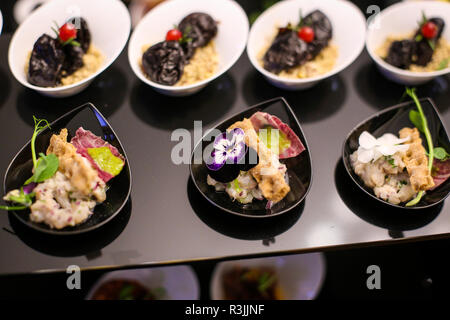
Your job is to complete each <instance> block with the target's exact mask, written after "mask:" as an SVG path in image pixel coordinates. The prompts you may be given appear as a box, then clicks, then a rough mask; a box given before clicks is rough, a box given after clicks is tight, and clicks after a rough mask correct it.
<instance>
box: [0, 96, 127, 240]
mask: <svg viewBox="0 0 450 320" xmlns="http://www.w3.org/2000/svg"><path fill="white" fill-rule="evenodd" d="M50 127H51V129H48V128H46V129H45V130H44V131H42V132H41V133H40V134H39V135H38V136H37V137H36V143H35V146H36V154H39V152H43V153H45V152H46V150H47V147H48V145H49V143H50V138H51V136H52V135H53V134H58V133H59V131H60V130H61V129H63V128H67V129H68V131H69V136H68V140H69V141H70V139H71V138H72V136H73V134H75V131H76V130H77V129H78V128H79V127H83V128H84V129H86V130H90V131H92V132H93V133H94V134H95V135H97V136H99V137H101V138H102V139H103V140H105V141H107V142H109V143H110V144H111V145H113V146H114V147H116V148H117V150H119V152H120V153H121V154H122V155H123V156H124V158H125V166H124V168H123V169H122V171H121V172H120V174H119V175H118V176H116V177H114V178H113V179H111V180H110V181H108V183H107V186H108V191H107V192H106V200H105V201H104V202H103V203H100V204H98V205H97V206H95V208H94V213H93V214H92V215H91V216H90V217H89V218H88V219H87V220H86V221H85V222H83V223H81V224H78V225H77V226H74V227H66V228H63V229H60V230H57V229H52V228H50V227H49V226H48V225H46V224H44V223H36V222H33V221H31V220H30V218H29V216H30V210H18V211H11V212H12V214H13V215H14V216H15V217H17V219H18V220H19V221H21V222H23V223H25V224H26V225H28V226H29V227H31V228H33V229H35V230H38V231H42V232H45V233H49V234H55V235H74V234H80V233H84V232H88V231H91V230H94V229H97V228H99V227H100V226H102V225H104V224H105V223H107V222H108V221H110V220H111V219H112V218H113V217H114V216H115V215H116V214H118V213H119V212H120V210H121V209H122V208H123V206H124V205H125V203H126V201H127V200H128V197H129V196H130V193H131V171H130V166H129V162H128V158H127V155H126V153H125V150H124V149H123V147H122V144H121V143H120V141H119V138H118V137H117V136H116V134H115V133H114V130H113V129H112V128H111V126H110V125H109V123H108V122H107V121H106V119H105V117H103V115H102V114H101V113H100V112H99V111H98V110H97V108H95V107H94V105H92V104H91V103H86V104H84V105H82V106H80V107H78V108H76V109H74V110H72V111H70V112H68V113H66V114H65V115H63V116H62V117H60V118H58V119H57V120H55V121H53V122H52V123H51V124H50ZM31 133H32V130H31V129H30V136H31ZM30 143H31V140H30V141H29V142H28V143H27V144H26V145H25V146H23V147H22V149H21V150H20V151H19V152H18V153H17V155H16V156H15V157H14V159H13V160H12V161H11V163H10V164H9V166H8V169H7V170H6V174H5V179H4V182H3V188H4V190H5V191H6V192H8V191H11V190H13V189H18V188H20V187H21V186H22V185H23V183H24V182H25V181H26V180H27V179H28V178H29V177H30V176H31V170H32V168H33V161H32V157H31V146H30Z"/></svg>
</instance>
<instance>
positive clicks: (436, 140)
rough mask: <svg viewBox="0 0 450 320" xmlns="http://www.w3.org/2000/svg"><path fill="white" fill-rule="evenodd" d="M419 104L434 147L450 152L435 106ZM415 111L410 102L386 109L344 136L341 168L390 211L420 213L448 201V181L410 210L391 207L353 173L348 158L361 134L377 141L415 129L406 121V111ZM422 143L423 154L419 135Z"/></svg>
mask: <svg viewBox="0 0 450 320" xmlns="http://www.w3.org/2000/svg"><path fill="white" fill-rule="evenodd" d="M420 103H421V105H422V108H423V112H424V113H425V116H426V118H427V121H428V127H429V129H430V133H431V136H432V138H433V146H434V147H437V146H439V147H443V148H445V149H446V150H447V151H448V150H450V142H449V139H448V137H449V136H448V133H447V131H446V129H445V126H444V123H443V122H442V119H441V117H440V116H439V112H438V111H437V109H436V107H435V106H434V103H433V101H432V100H431V99H430V98H423V99H420ZM410 110H417V108H416V105H415V103H414V102H413V101H411V102H405V103H401V104H398V105H396V106H393V107H390V108H386V109H384V110H383V111H381V112H379V113H377V114H375V115H374V116H372V117H371V118H369V119H367V120H365V121H363V122H361V123H360V124H359V125H357V126H356V127H355V128H354V129H353V130H352V131H351V132H350V134H349V135H348V136H347V139H346V140H345V142H344V145H343V148H342V160H343V162H344V166H345V169H346V171H347V172H348V174H349V175H350V177H351V178H352V180H353V181H354V182H355V183H356V184H357V185H358V186H359V187H360V188H361V189H362V190H363V191H364V192H366V193H367V194H368V195H369V196H371V197H372V198H374V199H376V200H378V201H380V202H382V203H384V204H386V205H389V206H392V207H396V208H399V209H404V210H419V209H425V208H429V207H432V206H434V205H437V204H438V203H440V202H442V201H444V200H445V198H447V196H448V195H449V193H450V179H447V181H446V182H445V183H443V184H441V185H440V186H439V187H438V188H436V189H434V190H432V191H427V192H426V193H425V195H424V196H423V197H422V199H421V201H420V202H419V203H418V204H416V205H415V206H412V207H405V204H404V203H403V204H400V205H396V204H392V203H389V202H387V201H384V200H382V199H380V198H378V197H377V196H375V194H374V192H373V190H372V189H371V188H369V187H367V186H366V185H365V184H364V182H363V181H362V179H361V178H360V177H359V176H358V175H357V174H356V173H355V172H354V171H353V168H352V166H351V162H350V155H351V154H352V153H353V152H354V151H356V150H357V149H358V147H359V142H358V140H359V136H360V135H361V133H362V132H363V131H367V132H369V133H371V134H372V135H373V136H374V137H376V138H379V137H380V136H382V135H383V134H385V133H392V134H395V135H396V136H398V132H399V131H400V130H401V129H402V128H404V127H409V128H414V125H413V124H412V123H411V122H410V121H409V111H410ZM421 138H422V143H423V146H424V147H425V150H428V147H427V145H426V139H425V136H424V135H423V134H421Z"/></svg>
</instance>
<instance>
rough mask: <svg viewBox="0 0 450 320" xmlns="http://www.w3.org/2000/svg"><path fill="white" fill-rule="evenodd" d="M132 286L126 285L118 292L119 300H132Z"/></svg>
mask: <svg viewBox="0 0 450 320" xmlns="http://www.w3.org/2000/svg"><path fill="white" fill-rule="evenodd" d="M133 290H134V286H132V285H126V286H124V287H123V288H122V289H121V290H120V292H119V300H134V296H133Z"/></svg>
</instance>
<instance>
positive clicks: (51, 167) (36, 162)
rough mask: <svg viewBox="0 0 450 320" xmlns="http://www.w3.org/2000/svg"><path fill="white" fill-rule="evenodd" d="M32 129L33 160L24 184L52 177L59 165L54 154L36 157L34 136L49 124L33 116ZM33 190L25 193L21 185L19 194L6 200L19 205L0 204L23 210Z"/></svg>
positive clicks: (3, 207) (31, 199)
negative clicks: (29, 175)
mask: <svg viewBox="0 0 450 320" xmlns="http://www.w3.org/2000/svg"><path fill="white" fill-rule="evenodd" d="M33 120H34V131H33V136H32V138H31V157H32V160H33V175H32V176H31V177H30V178H29V179H28V180H27V181H25V183H24V185H28V184H30V183H40V182H43V181H45V180H47V179H50V178H51V177H53V175H54V174H55V173H56V171H57V170H58V167H59V160H58V157H57V156H56V155H55V154H49V155H45V154H43V153H40V154H39V159H37V157H36V147H35V144H36V137H37V136H38V134H39V133H41V132H42V131H43V130H45V129H46V128H50V124H49V123H48V121H47V120H45V119H38V118H36V117H35V116H33ZM34 196H35V194H34V192H30V193H25V192H24V190H23V187H21V188H20V192H19V195H18V196H17V195H14V194H9V195H8V196H7V199H6V200H7V201H11V202H14V203H17V204H20V205H21V206H0V209H2V210H24V209H26V208H28V207H29V206H31V204H32V203H33V198H34Z"/></svg>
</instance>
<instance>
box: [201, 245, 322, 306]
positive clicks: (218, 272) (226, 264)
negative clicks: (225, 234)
mask: <svg viewBox="0 0 450 320" xmlns="http://www.w3.org/2000/svg"><path fill="white" fill-rule="evenodd" d="M298 255H302V256H304V257H306V256H308V257H311V258H310V259H316V258H317V259H318V263H319V265H320V268H321V272H320V275H319V281H318V282H317V284H316V285H317V288H316V291H315V292H314V295H312V296H311V297H310V298H309V299H310V300H314V299H316V298H317V296H318V295H319V294H320V292H321V290H322V288H323V284H324V282H325V279H326V275H327V263H326V258H325V254H324V253H322V252H306V253H295V254H285V255H280V256H263V257H253V258H242V259H235V260H226V261H221V262H218V263H217V264H216V265H215V266H214V269H213V271H212V274H211V279H210V282H209V298H210V299H211V300H219V299H223V297H220V296H217V291H216V290H215V287H216V286H220V284H219V281H220V276H222V275H223V273H224V272H225V271H226V270H227V268H232V267H233V266H235V265H238V266H239V265H240V266H242V265H244V266H246V265H247V263H249V262H250V264H251V262H254V266H257V267H261V266H265V265H268V264H270V262H269V261H277V260H278V259H283V258H287V259H292V260H294V259H295V256H298ZM295 263H296V264H299V265H300V263H299V262H298V261H295ZM276 271H277V272H279V270H278V267H276ZM284 300H286V299H284Z"/></svg>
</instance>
